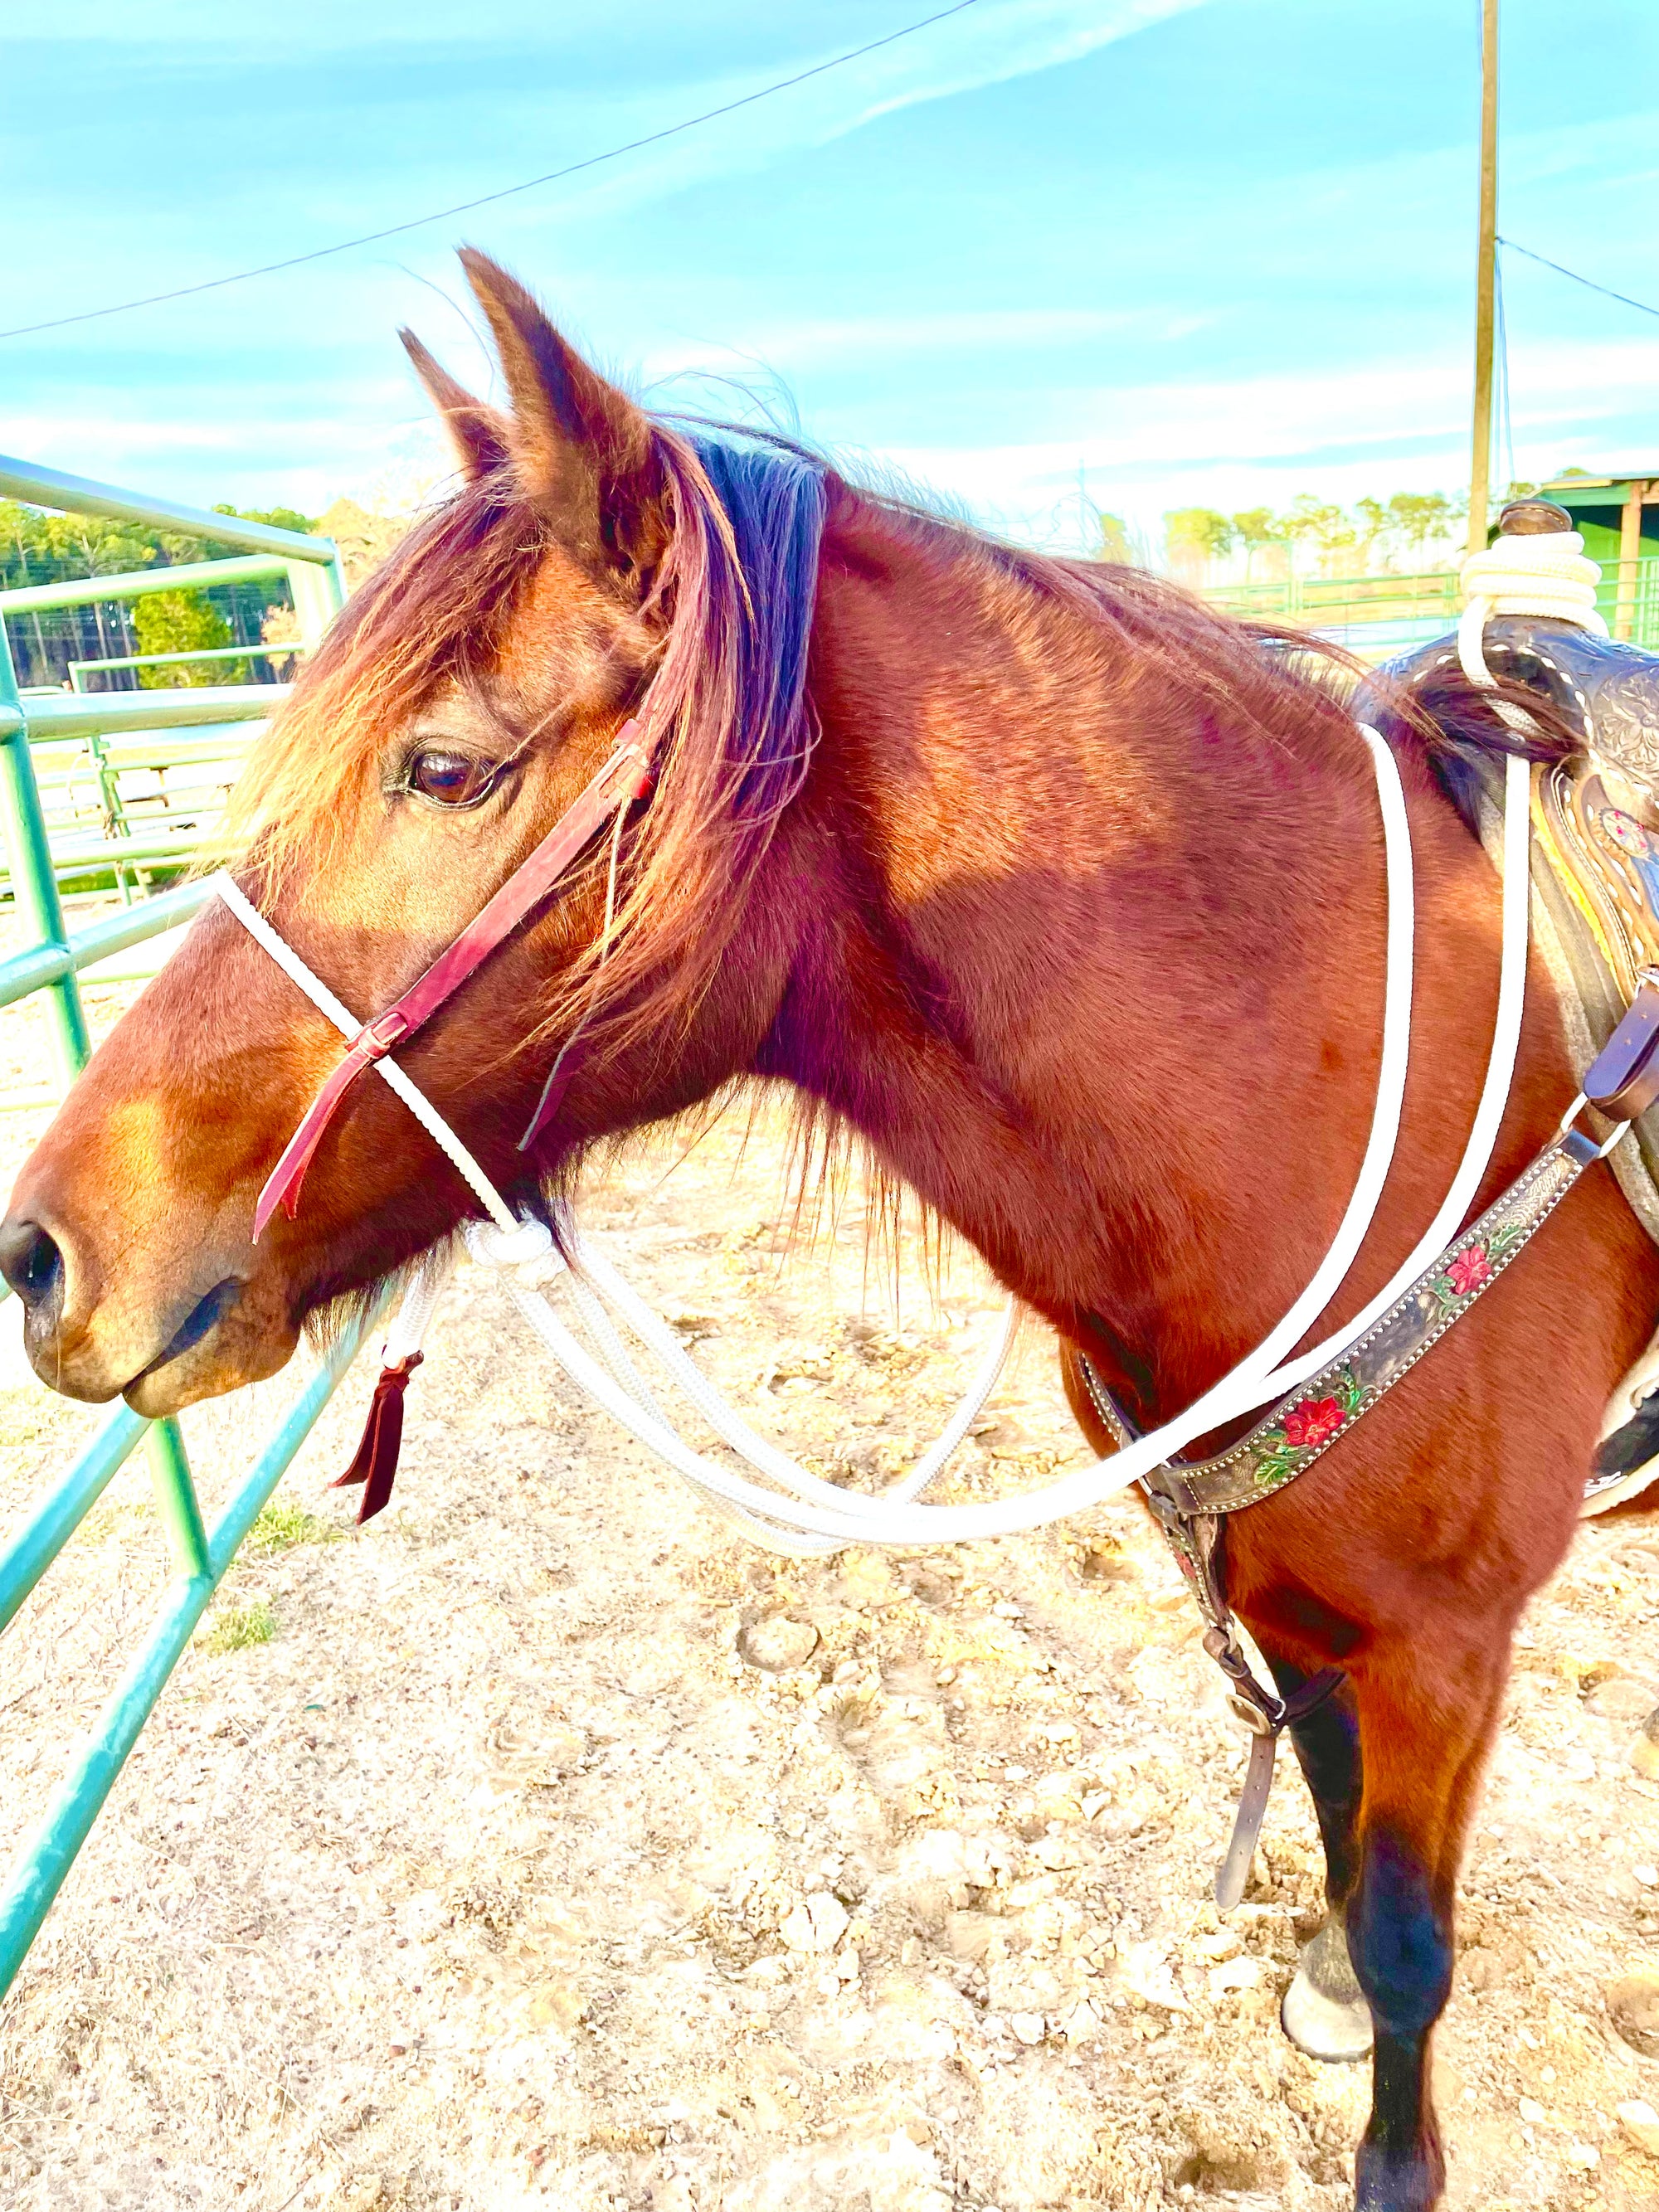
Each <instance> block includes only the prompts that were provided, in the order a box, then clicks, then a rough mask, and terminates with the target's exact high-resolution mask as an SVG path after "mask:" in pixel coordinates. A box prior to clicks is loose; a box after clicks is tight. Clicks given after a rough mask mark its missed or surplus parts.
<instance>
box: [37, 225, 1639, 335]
mask: <svg viewBox="0 0 1659 2212" xmlns="http://www.w3.org/2000/svg"><path fill="white" fill-rule="evenodd" d="M1498 244H1499V245H1500V246H1507V247H1508V248H1509V250H1510V252H1511V253H1524V254H1525V255H1526V257H1527V258H1528V261H1536V262H1537V263H1538V264H1540V266H1541V267H1542V268H1545V269H1553V270H1554V271H1555V273H1556V275H1557V276H1567V277H1571V280H1572V282H1573V283H1575V284H1582V285H1583V288H1584V289H1585V290H1586V291H1587V292H1599V293H1600V294H1601V297H1602V298H1603V299H1604V300H1617V301H1619V302H1620V306H1622V307H1636V308H1638V309H1639V310H1640V312H1641V313H1643V314H1644V315H1659V307H1650V306H1649V305H1648V303H1647V301H1645V300H1632V298H1631V296H1630V294H1629V293H1628V292H1615V291H1614V290H1613V288H1612V286H1611V285H1608V284H1597V283H1595V282H1594V281H1593V280H1592V279H1591V278H1590V277H1589V276H1580V275H1579V274H1578V271H1577V270H1576V269H1564V268H1563V267H1562V266H1561V264H1560V263H1559V261H1552V260H1551V259H1550V258H1549V257H1548V255H1547V254H1543V253H1534V252H1533V250H1532V248H1531V246H1517V245H1516V242H1515V240H1513V239H1512V238H1500V239H1499V240H1498ZM0 335H3V333H0Z"/></svg>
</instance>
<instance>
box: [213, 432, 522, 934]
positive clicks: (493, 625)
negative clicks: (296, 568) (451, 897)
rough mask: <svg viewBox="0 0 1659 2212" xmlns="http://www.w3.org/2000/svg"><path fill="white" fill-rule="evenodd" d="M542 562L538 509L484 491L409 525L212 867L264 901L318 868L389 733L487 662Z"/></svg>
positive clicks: (271, 747)
mask: <svg viewBox="0 0 1659 2212" xmlns="http://www.w3.org/2000/svg"><path fill="white" fill-rule="evenodd" d="M547 550H548V541H547V536H546V532H545V529H544V526H543V524H542V522H541V520H540V519H539V518H538V515H537V514H536V513H535V511H534V509H533V508H532V507H531V506H530V505H529V504H528V502H527V501H525V500H524V499H522V498H521V497H520V496H519V495H518V493H517V492H516V490H515V489H513V488H512V486H511V485H510V484H509V483H508V482H507V480H506V478H505V477H504V476H502V475H501V474H497V475H495V476H491V477H484V478H483V479H482V480H481V481H480V482H479V483H475V484H470V485H468V486H467V487H466V488H465V489H464V490H463V491H461V492H459V493H458V494H457V495H456V496H455V498H454V499H453V500H452V501H449V502H448V503H447V505H446V506H444V507H440V508H439V509H438V511H437V512H436V513H434V514H431V515H428V516H427V517H426V519H425V520H423V521H422V522H420V523H418V524H417V525H416V527H415V528H414V529H413V530H412V531H410V534H409V536H408V537H407V538H404V541H403V543H402V544H401V545H399V546H398V550H397V551H396V552H395V553H394V554H393V555H392V557H391V559H390V560H388V561H387V562H386V563H385V564H384V565H383V566H382V567H381V568H377V569H376V570H375V572H374V574H373V575H372V576H371V577H370V578H369V580H368V582H367V583H366V584H364V585H363V586H362V587H361V589H360V590H358V591H357V592H356V593H354V595H353V596H352V598H351V599H350V600H349V602H348V603H347V605H346V607H345V610H344V611H343V613H342V614H341V615H340V616H339V617H338V618H337V621H336V622H335V623H334V624H333V626H332V628H331V629H330V631H329V633H328V636H327V638H326V640H325V642H324V645H323V647H322V649H321V651H320V652H319V653H317V655H316V657H315V658H314V659H313V660H312V661H311V662H310V663H309V665H307V667H306V668H305V669H304V670H303V671H302V672H301V676H300V678H299V680H298V682H297V684H295V690H294V693H293V696H292V697H291V698H290V699H289V702H287V704H286V706H285V707H284V708H283V709H282V711H281V712H280V713H279V714H277V715H276V718H275V720H273V721H272V723H271V726H270V730H269V731H268V732H267V733H266V735H265V737H264V738H263V740H262V741H261V742H260V744H258V746H257V747H256V748H255V750H254V751H253V754H252V757H251V758H250V759H249V761H248V763H247V766H246V769H244V771H243V773H242V775H241V776H240V778H239V779H238V781H237V783H236V786H235V788H234V790H233V791H232V793H231V796H230V803H229V805H228V808H227V810H226V815H225V821H224V825H223V828H222V831H221V833H220V836H219V838H218V839H217V840H216V850H215V852H214V854H213V855H212V857H211V860H210V863H209V865H210V866H224V865H225V864H226V862H227V861H232V862H234V863H236V864H238V865H240V866H247V867H251V868H252V869H253V870H254V871H255V872H257V874H258V876H259V878H261V880H262V881H263V883H264V886H265V889H266V891H267V893H268V894H270V893H275V892H276V890H278V889H280V887H281V884H282V883H283V879H284V878H286V877H287V875H288V874H289V871H290V870H291V868H292V867H293V866H295V863H297V862H301V861H303V862H304V863H305V865H306V866H307V867H308V868H315V867H324V866H327V865H328V863H329V861H330V860H331V858H332V857H333V855H334V854H335V853H336V851H337V846H338V840H339V833H340V825H341V821H342V818H343V808H344V807H345V806H347V805H350V804H351V803H352V802H353V800H354V799H359V800H360V799H362V797H363V796H364V795H365V793H366V787H367V781H368V772H369V770H370V769H372V767H373V765H374V761H375V758H376V756H377V754H378V752H379V750H380V746H381V744H383V743H384V741H385V739H386V737H387V736H388V735H389V734H390V732H392V730H394V729H395V728H396V727H397V726H398V724H399V723H400V722H401V721H403V720H406V718H407V717H408V716H409V715H410V714H413V713H414V712H415V711H416V708H419V707H420V706H421V705H422V702H424V701H425V700H427V699H428V698H429V697H430V696H431V695H432V694H433V692H434V691H435V690H437V688H438V687H439V685H440V684H443V683H446V682H447V681H449V680H450V679H452V678H454V679H457V680H459V681H461V682H465V681H467V680H469V679H471V678H475V677H477V676H480V675H482V674H483V672H484V671H485V670H486V669H487V668H488V667H489V665H490V664H491V663H492V662H493V661H494V659H495V656H496V653H497V652H498V650H499V648H500V645H501V639H502V637H503V635H504V634H505V631H506V629H507V623H508V622H509V621H510V620H511V618H512V615H513V610H514V609H515V607H516V606H517V605H518V604H519V601H520V599H521V598H522V596H523V594H524V592H525V591H526V588H527V586H528V585H529V584H530V582H531V580H532V578H533V577H534V575H535V574H536V571H537V569H538V567H539V565H540V563H541V561H542V558H543V556H544V554H545V552H546V551H547Z"/></svg>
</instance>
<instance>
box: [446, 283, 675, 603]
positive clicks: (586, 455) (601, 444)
mask: <svg viewBox="0 0 1659 2212" xmlns="http://www.w3.org/2000/svg"><path fill="white" fill-rule="evenodd" d="M461 265H462V266H463V268H464V269H465V270H466V276H467V282H468V283H470V284H471V287H472V289H473V291H474V293H475V294H476V295H477V301H478V305H479V306H480V307H482V308H483V311H484V313H485V315H486V316H487V317H488V318H489V327H490V329H491V331H493V332H494V334H495V349H496V353H497V355H498V356H499V357H500V360H501V376H502V379H503V380H504V381H505V383H506V386H507V397H508V398H509V399H510V400H511V402H512V409H513V411H512V416H511V418H510V420H509V422H508V423H507V437H508V440H509V441H510V444H511V447H512V454H513V465H514V467H515V469H516V470H517V472H518V476H519V481H520V485H521V486H522V488H523V489H524V492H525V494H526V496H527V497H528V498H530V499H531V500H532V501H534V502H535V504H536V505H537V506H538V507H540V508H541V510H542V511H543V513H544V514H545V515H546V516H547V518H548V520H550V522H551V523H552V525H553V526H554V528H555V529H556V531H557V532H558V535H559V539H560V543H561V544H563V545H564V546H565V547H566V548H567V550H569V551H570V552H572V553H574V554H575V555H576V556H577V558H578V559H579V560H580V561H581V562H583V564H584V566H586V568H589V569H590V570H591V571H592V573H593V574H598V575H607V576H611V577H614V576H615V575H616V574H617V570H618V569H619V568H626V569H632V570H634V571H635V573H636V574H643V573H644V572H645V571H647V570H648V569H649V568H652V567H653V566H654V564H655V562H656V560H657V559H658V558H659V556H660V553H661V549H662V545H663V543H664V542H665V538H666V534H667V533H666V524H665V516H664V512H663V485H662V477H661V472H660V470H659V467H658V465H657V463H656V459H655V456H654V452H653V441H652V436H651V425H650V423H649V422H648V421H647V417H646V416H645V414H644V412H643V411H642V410H641V409H640V408H638V407H636V406H635V404H634V403H633V401H632V400H631V399H630V398H629V397H628V395H627V394H626V393H625V392H619V391H618V390H617V387H616V386H615V385H614V384H608V383H606V381H605V379H604V377H602V376H600V375H599V374H598V372H597V371H596V370H594V369H592V368H589V367H588V365H587V363H586V362H585V361H584V360H583V359H582V357H581V356H580V354H579V353H577V352H576V350H575V349H574V347H573V346H571V345H569V344H568V343H566V341H565V340H564V339H563V338H562V337H560V335H559V333H558V331H556V330H555V329H554V327H553V325H552V324H551V323H550V321H549V320H548V319H547V317H546V316H545V315H544V313H542V310H541V308H540V307H538V305H537V303H536V301H534V300H533V299H532V297H531V295H530V294H529V293H528V292H526V289H525V288H524V286H523V285H522V284H520V283H519V282H518V280H517V279H516V278H515V277H513V276H508V275H507V271H506V270H504V269H502V268H501V267H500V266H499V265H498V264H496V263H495V262H494V261H491V260H490V259H489V258H488V256H487V255H484V254H482V253H479V252H475V251H474V250H473V248H472V247H471V246H464V247H463V248H462V249H461Z"/></svg>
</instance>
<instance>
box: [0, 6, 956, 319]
mask: <svg viewBox="0 0 1659 2212" xmlns="http://www.w3.org/2000/svg"><path fill="white" fill-rule="evenodd" d="M978 4H979V0H955V5H954V6H952V7H950V8H941V9H939V11H938V12H937V14H935V15H923V16H921V18H920V19H919V20H918V21H915V22H914V23H906V24H905V25H904V27H903V28H902V30H897V31H890V32H888V33H887V35H886V37H885V38H882V39H872V40H870V41H869V42H868V44H867V45H865V46H854V47H853V48H852V49H851V51H850V52H847V53H844V54H836V55H834V56H832V58H830V59H829V61H827V62H817V63H815V64H813V66H812V67H811V69H805V70H798V71H797V72H796V74H795V75H794V76H784V77H780V78H779V79H778V81H777V82H776V83H775V84H767V85H763V86H762V87H761V88H760V89H759V91H758V92H746V93H744V94H743V96H742V98H741V99H739V100H726V101H724V102H722V104H721V105H720V106H719V107H708V108H705V109H704V110H703V112H702V114H701V115H688V116H687V117H686V118H684V121H683V122H680V123H671V124H669V125H667V126H666V128H665V129H664V130H661V131H647V134H646V136H645V137H643V138H630V139H629V142H628V143H627V144H626V145H625V146H612V147H610V148H609V149H607V150H606V151H605V153H603V154H590V155H588V156H587V158H586V161H572V162H570V163H569V164H568V167H565V168H562V169H550V170H549V171H548V172H547V173H546V175H545V176H540V177H526V179H525V180H524V182H523V183H522V184H520V185H503V186H502V188H501V191H497V192H482V193H480V195H479V196H478V197H477V199H475V200H461V201H459V203H458V204H456V205H455V206H454V207H447V208H437V209H435V210H434V211H433V212H432V213H431V214H430V215H417V216H410V219H409V221H408V222H393V223H388V224H387V226H386V228H385V229H384V230H368V231H365V232H364V233H363V234H362V237H361V238H343V239H342V240H340V241H339V243H338V244H337V245H335V246H315V247H313V250H312V251H311V252H309V253H294V254H290V255H289V258H287V259H286V260H285V261H266V262H264V263H262V264H260V266H259V267H258V268H257V269H239V270H235V271H234V274H233V275H231V276H210V277H208V278H207V279H206V281H205V282H204V283H200V284H181V285H179V287H178V288H177V289H176V290H174V291H171V292H151V293H149V294H147V295H145V297H144V298H143V299H142V300H121V301H118V302H117V303H116V304H115V305H114V306H113V307H88V308H85V309H84V310H83V311H82V313H80V314H78V315H58V316H57V317H56V318H55V319H53V320H52V321H51V322H46V323H21V324H20V325H18V327H17V328H16V329H15V330H11V331H0V338H27V337H34V336H35V335H36V334H37V333H38V332H39V331H61V330H66V329H67V328H68V327H69V325H70V324H71V323H95V322H97V321H99V320H100V319H101V318H102V317H104V316H106V315H127V314H131V313H132V311H133V310H134V309H135V308H136V307H161V306H162V305H163V304H164V303H165V302H166V301H169V300H188V299H191V298H192V297H193V296H194V295H196V294H197V293H198V292H218V291H222V290H223V289H224V287H225V286H226V285H227V284H246V283H248V282H249V281H250V280H251V279H252V278H253V277H255V276H276V274H277V273H278V272H279V271H280V270H284V269H300V268H303V267H304V265H305V264H306V263H307V262H308V261H326V260H327V259H328V258H329V257H330V256H331V254H336V253H349V252H351V250H352V249H353V247H354V246H375V245H378V244H379V243H380V240H382V239H384V238H401V237H402V236H403V235H404V233H405V232H406V231H410V230H421V229H422V228H424V227H425V226H426V225H427V224H428V223H429V222H447V221H448V220H449V218H450V217H451V216H458V215H471V212H472V210H473V209H474V208H481V207H490V206H493V205H494V204H495V202H496V201H497V200H510V199H512V198H513V197H515V196H516V195H517V194H518V193H520V192H531V191H535V190H536V188H537V187H538V185H556V184H558V183H559V182H560V181H561V180H562V179H564V178H566V177H574V176H577V175H579V174H580V172H581V171H582V170H584V169H597V168H598V167H599V166H600V165H601V163H603V162H605V161H619V160H620V159H621V158H622V156H623V155H624V154H637V153H640V152H641V151H642V150H643V149H644V148H646V147H647V146H657V145H660V144H661V143H662V141H663V140H664V139H665V138H678V137H679V136H680V134H681V132H682V131H695V130H696V128H697V126H698V125H699V124H702V123H713V122H714V121H715V120H716V119H717V118H719V117H720V116H722V115H735V114H736V113H737V112H738V109H739V108H740V107H752V106H754V104H755V102H756V101H757V100H769V99H770V98H771V97H772V95H773V94H774V93H777V92H787V91H789V90H790V88H792V87H793V86H794V85H798V84H805V83H806V82H807V81H808V80H809V78H811V77H815V76H825V75H826V74H827V73H828V72H829V70H837V69H842V68H844V67H845V66H846V64H848V62H855V61H859V60H861V59H862V58H863V57H864V56H865V55H866V54H873V53H876V52H879V51H880V49H881V48H882V47H883V46H896V45H897V44H898V41H899V40H901V39H908V38H911V37H913V36H914V35H915V33H916V32H918V31H925V30H927V27H928V26H929V25H930V24H933V23H942V22H944V21H945V19H946V18H947V17H948V16H951V15H961V14H963V11H964V10H965V9H969V8H975V7H977V6H978Z"/></svg>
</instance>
